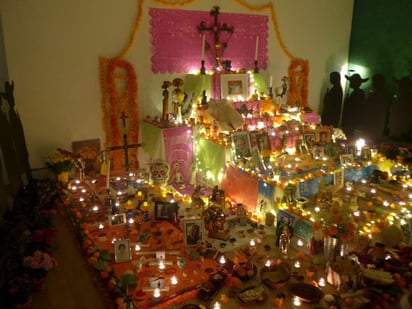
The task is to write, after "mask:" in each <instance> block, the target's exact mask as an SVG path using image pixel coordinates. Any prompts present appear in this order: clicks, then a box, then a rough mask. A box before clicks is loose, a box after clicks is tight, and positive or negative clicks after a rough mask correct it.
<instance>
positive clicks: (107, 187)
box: [106, 158, 111, 190]
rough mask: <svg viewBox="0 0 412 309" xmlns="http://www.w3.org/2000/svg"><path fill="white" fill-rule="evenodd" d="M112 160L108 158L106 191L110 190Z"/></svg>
mask: <svg viewBox="0 0 412 309" xmlns="http://www.w3.org/2000/svg"><path fill="white" fill-rule="evenodd" d="M110 161H111V160H110V158H108V162H107V174H106V189H107V190H109V189H110Z"/></svg>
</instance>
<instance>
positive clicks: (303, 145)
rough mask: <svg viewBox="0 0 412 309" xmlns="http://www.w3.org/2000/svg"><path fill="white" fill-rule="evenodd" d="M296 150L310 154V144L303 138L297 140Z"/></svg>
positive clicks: (303, 153) (302, 153)
mask: <svg viewBox="0 0 412 309" xmlns="http://www.w3.org/2000/svg"><path fill="white" fill-rule="evenodd" d="M296 151H297V152H298V153H299V154H301V155H307V154H309V149H308V146H306V143H305V142H304V141H303V140H301V139H299V140H297V141H296Z"/></svg>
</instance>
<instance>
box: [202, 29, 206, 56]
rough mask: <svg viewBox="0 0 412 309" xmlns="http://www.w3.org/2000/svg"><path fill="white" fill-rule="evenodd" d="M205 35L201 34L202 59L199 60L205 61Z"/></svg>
mask: <svg viewBox="0 0 412 309" xmlns="http://www.w3.org/2000/svg"><path fill="white" fill-rule="evenodd" d="M205 40H206V38H205V34H204V33H203V34H202V59H201V60H205Z"/></svg>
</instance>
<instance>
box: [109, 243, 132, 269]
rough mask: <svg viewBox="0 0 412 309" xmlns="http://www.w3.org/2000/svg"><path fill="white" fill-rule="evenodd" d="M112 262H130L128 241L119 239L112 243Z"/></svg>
mask: <svg viewBox="0 0 412 309" xmlns="http://www.w3.org/2000/svg"><path fill="white" fill-rule="evenodd" d="M113 247H114V261H115V262H116V263H122V262H127V261H130V260H131V253H130V239H121V240H116V241H114V242H113Z"/></svg>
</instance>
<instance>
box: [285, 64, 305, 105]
mask: <svg viewBox="0 0 412 309" xmlns="http://www.w3.org/2000/svg"><path fill="white" fill-rule="evenodd" d="M288 75H289V77H290V92H289V96H288V104H289V105H290V106H295V105H297V106H300V107H305V106H307V105H308V76H309V63H308V61H307V60H300V59H293V60H292V61H291V63H290V66H289V70H288Z"/></svg>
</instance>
